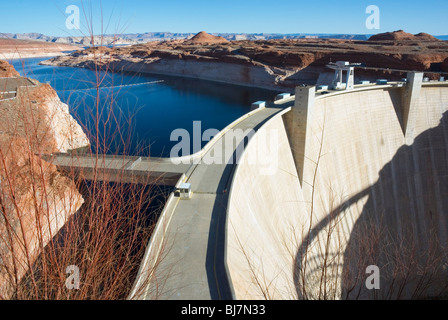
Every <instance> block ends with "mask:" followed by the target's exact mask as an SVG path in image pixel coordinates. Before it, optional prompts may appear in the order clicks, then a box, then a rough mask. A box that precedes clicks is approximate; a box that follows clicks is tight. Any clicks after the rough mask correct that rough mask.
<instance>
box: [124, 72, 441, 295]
mask: <svg viewBox="0 0 448 320" xmlns="http://www.w3.org/2000/svg"><path fill="white" fill-rule="evenodd" d="M408 79H409V81H408V83H407V84H406V85H404V86H399V85H398V84H389V85H372V86H360V87H355V89H354V90H348V91H334V92H331V93H329V94H326V95H316V94H315V88H314V87H297V88H296V94H295V97H293V99H291V100H288V102H286V103H285V104H284V105H281V104H278V105H274V106H269V107H267V108H265V109H261V110H256V111H255V112H252V113H251V114H250V115H249V116H246V117H245V118H244V119H241V120H240V121H239V122H237V123H236V124H232V126H235V125H237V126H240V127H242V128H250V127H252V128H255V132H256V133H255V135H253V136H252V137H250V139H248V141H245V142H244V141H242V142H241V143H244V144H245V148H244V151H243V153H242V154H241V159H240V161H239V163H237V164H223V165H221V166H216V165H208V166H207V165H205V164H202V165H197V166H195V167H194V168H192V169H191V170H190V171H189V172H188V173H187V174H186V181H188V182H191V184H192V188H193V197H192V199H191V200H185V201H184V200H181V201H179V200H178V199H176V198H174V197H171V198H170V200H169V202H168V203H167V205H166V207H165V211H164V213H163V214H162V217H161V219H160V221H159V223H158V232H157V233H156V234H155V235H154V236H153V238H152V240H151V243H150V245H149V247H148V250H147V254H146V259H145V261H144V263H143V264H142V267H141V270H140V274H139V277H138V279H137V282H136V285H135V288H134V290H133V293H132V294H131V296H130V297H131V298H143V299H152V298H161V299H230V298H233V299H297V298H305V299H319V298H320V299H339V298H343V299H345V298H348V299H356V298H364V299H365V298H367V299H369V298H421V297H431V296H435V295H438V294H439V293H440V292H439V291H443V290H444V289H446V288H444V286H445V285H446V283H447V279H448V274H447V273H448V271H447V268H446V263H447V262H448V259H447V256H448V255H447V248H446V244H447V223H448V220H447V217H446V216H447V215H448V159H447V157H448V148H447V147H448V113H447V111H448V83H446V82H445V83H442V82H440V83H422V81H421V80H422V74H419V73H417V74H409V75H408ZM292 104H294V105H292ZM273 133H275V135H276V140H275V141H276V142H275V143H276V145H275V148H274V146H273V145H272V143H270V142H269V141H270V140H269V139H266V138H265V137H269V135H271V134H273ZM266 141H267V142H268V143H266ZM273 150H275V151H276V155H278V157H276V158H275V163H273V165H274V166H275V168H272V167H271V169H274V170H270V171H269V172H267V173H266V172H265V173H263V174H260V172H262V171H263V170H262V169H263V168H260V167H259V165H257V164H254V163H253V162H251V161H250V159H253V158H254V157H255V158H256V157H257V156H259V155H260V154H263V152H264V153H265V154H269V153H272V151H273ZM154 257H156V258H157V259H156V260H157V263H152V264H151V263H149V262H148V261H153V258H154ZM159 258H160V259H159ZM372 265H373V266H377V267H378V268H379V270H380V283H379V285H380V286H379V289H377V288H376V287H375V289H371V288H367V287H366V278H367V277H368V274H366V267H368V266H372ZM147 277H149V281H148V282H145V281H143V280H142V279H143V278H147ZM440 279H444V281H440ZM143 283H145V284H144V285H143Z"/></svg>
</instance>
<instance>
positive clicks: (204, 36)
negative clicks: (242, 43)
mask: <svg viewBox="0 0 448 320" xmlns="http://www.w3.org/2000/svg"><path fill="white" fill-rule="evenodd" d="M186 43H189V44H197V43H229V40H226V39H225V38H223V37H219V36H214V35H211V34H208V33H207V32H205V31H201V32H199V33H198V34H196V35H195V36H194V37H192V38H191V39H189V40H188V41H186Z"/></svg>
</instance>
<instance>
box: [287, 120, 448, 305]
mask: <svg viewBox="0 0 448 320" xmlns="http://www.w3.org/2000/svg"><path fill="white" fill-rule="evenodd" d="M447 147H448V112H445V113H444V114H443V117H442V118H441V120H440V123H439V124H438V126H437V127H434V128H431V129H428V130H426V131H424V132H423V133H421V134H420V135H419V136H417V137H416V138H415V140H414V142H413V144H412V145H410V146H408V145H404V146H402V147H400V148H399V149H398V151H397V152H396V153H395V155H394V157H393V158H392V160H391V161H390V162H389V163H387V164H386V165H385V166H384V167H383V168H382V169H381V171H380V172H379V179H378V180H377V181H376V183H375V184H373V185H371V186H370V187H369V188H366V189H364V190H362V191H360V192H358V193H357V194H355V195H354V196H352V197H351V198H350V199H348V200H347V201H344V202H343V203H341V204H339V206H338V207H336V208H335V209H334V210H333V211H332V212H329V213H328V214H327V215H326V218H325V219H324V220H321V221H320V222H319V223H317V224H316V225H315V227H314V228H312V229H311V230H310V232H309V233H308V235H307V237H305V238H304V239H303V240H302V243H301V244H300V246H299V249H298V251H297V254H296V257H295V263H296V265H295V266H296V268H295V270H294V284H295V289H296V292H297V295H298V297H299V298H302V299H306V298H309V295H307V294H306V290H304V288H306V285H305V286H303V283H304V278H303V277H304V276H303V274H304V273H303V269H302V268H304V267H305V269H306V263H305V262H304V261H305V260H304V257H305V255H306V254H307V253H306V252H307V248H308V246H309V245H310V243H311V242H313V241H316V240H317V239H318V235H319V233H323V232H328V230H329V229H330V228H334V225H335V224H334V222H335V221H341V220H342V219H350V217H349V215H350V214H351V212H352V211H356V210H357V209H355V205H354V204H356V203H357V202H358V201H360V200H361V199H363V198H364V197H366V196H367V197H368V198H367V202H365V204H364V206H363V207H362V211H361V213H360V214H359V215H355V213H354V212H353V214H352V217H356V216H358V217H359V218H358V219H355V218H353V220H355V223H354V225H353V228H352V230H351V231H350V236H349V239H346V240H345V243H344V244H341V242H339V244H340V245H339V246H338V245H336V248H335V249H334V250H335V251H338V252H337V254H338V255H340V256H341V255H343V257H342V258H340V259H339V263H338V265H339V267H338V270H339V278H338V280H337V282H336V287H337V288H338V289H339V290H340V297H341V298H342V299H422V298H423V299H426V298H440V297H446V294H447V289H448V270H447V269H448V268H447V266H448V264H447V262H448V258H447V257H448V249H447V229H448V219H447V215H448V148H447ZM334 231H336V229H334ZM333 233H334V234H336V233H337V232H333ZM345 245H346V247H345ZM327 250H333V249H328V248H327ZM327 253H328V252H327ZM332 254H334V253H332ZM330 255H331V254H330ZM321 258H322V257H320V256H319V257H318V256H313V255H311V257H307V259H308V261H311V260H312V259H321ZM341 262H342V263H341ZM371 265H373V266H377V267H378V269H377V270H378V273H377V274H376V275H378V278H377V280H376V284H377V285H378V287H374V288H372V287H371V289H368V288H367V285H366V283H367V282H369V283H370V284H373V283H374V282H375V279H373V278H371V277H369V276H370V275H372V274H373V273H371V272H366V269H367V267H368V266H371ZM323 268H325V267H323ZM301 269H302V270H301ZM324 271H325V270H323V269H322V270H317V271H316V270H314V271H312V272H313V273H314V275H316V274H317V277H321V280H320V283H321V284H322V283H324V285H323V287H321V288H320V289H318V290H325V289H322V288H324V287H325V283H328V282H329V281H330V282H331V281H333V284H334V283H335V282H334V279H333V280H330V276H329V274H330V271H328V273H327V272H324ZM305 274H306V275H307V273H305ZM372 279H373V280H372ZM322 280H323V281H322ZM372 281H373V282H372ZM310 282H312V281H310ZM314 289H315V288H314ZM338 289H336V290H338ZM320 293H322V295H321V294H319V298H322V297H323V298H325V294H324V293H323V292H320Z"/></svg>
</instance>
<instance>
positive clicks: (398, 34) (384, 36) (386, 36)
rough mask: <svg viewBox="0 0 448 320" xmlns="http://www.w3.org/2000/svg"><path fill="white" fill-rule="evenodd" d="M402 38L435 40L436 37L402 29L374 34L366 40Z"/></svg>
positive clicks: (395, 39) (396, 39) (398, 39)
mask: <svg viewBox="0 0 448 320" xmlns="http://www.w3.org/2000/svg"><path fill="white" fill-rule="evenodd" d="M403 40H404V41H405V40H412V41H416V40H417V41H436V40H438V39H437V38H435V37H434V36H432V35H430V34H428V33H424V32H420V33H418V34H412V33H408V32H404V31H403V30H398V31H393V32H385V33H378V34H375V35H373V36H371V37H370V38H369V40H368V41H403Z"/></svg>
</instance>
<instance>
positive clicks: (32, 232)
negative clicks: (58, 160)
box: [0, 62, 89, 298]
mask: <svg viewBox="0 0 448 320" xmlns="http://www.w3.org/2000/svg"><path fill="white" fill-rule="evenodd" d="M0 65H1V70H0V77H1V76H2V75H3V76H5V75H8V76H9V75H16V73H15V72H14V71H13V70H14V69H13V68H12V67H11V66H10V65H8V64H7V63H5V62H1V64H0ZM5 70H6V71H5ZM1 80H2V84H3V86H8V87H11V86H12V87H14V84H15V83H17V85H18V81H19V80H21V82H20V84H21V85H22V86H18V87H17V88H16V96H15V97H13V98H9V99H3V100H0V234H1V235H2V237H0V266H1V267H0V298H10V297H13V296H14V287H15V283H16V282H17V281H20V280H21V278H22V277H23V276H24V275H25V273H26V272H28V271H29V270H30V268H32V265H33V263H34V262H35V261H36V259H37V257H38V256H39V254H40V253H41V252H42V250H43V248H44V247H45V246H46V245H47V244H48V242H49V241H50V240H51V239H52V238H53V236H54V235H55V234H56V233H57V232H58V231H59V230H60V228H61V227H62V226H63V225H64V224H65V222H66V221H67V220H68V218H69V217H70V216H72V215H73V214H74V213H75V212H76V211H77V210H78V209H79V208H80V207H81V205H82V204H83V201H84V200H83V198H82V196H81V194H80V193H79V192H78V190H77V188H76V186H75V183H74V182H73V181H72V180H70V179H69V178H67V177H65V176H63V175H62V174H60V173H59V172H58V171H57V170H56V167H55V166H54V165H53V164H51V163H49V162H47V161H44V160H43V159H42V158H41V157H40V156H39V154H44V153H46V154H48V153H54V152H66V151H68V150H70V149H76V148H80V147H85V146H87V145H89V141H88V139H87V137H86V135H85V134H84V132H83V131H82V129H81V127H80V126H79V124H77V123H76V121H75V120H74V119H73V118H72V117H71V115H70V114H69V112H68V107H67V105H65V104H63V103H62V102H61V101H60V100H59V98H58V97H57V95H56V92H55V91H54V90H53V89H52V88H51V87H50V86H49V85H46V84H40V83H38V82H34V81H30V80H28V79H24V78H5V79H1ZM0 91H1V88H0Z"/></svg>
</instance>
